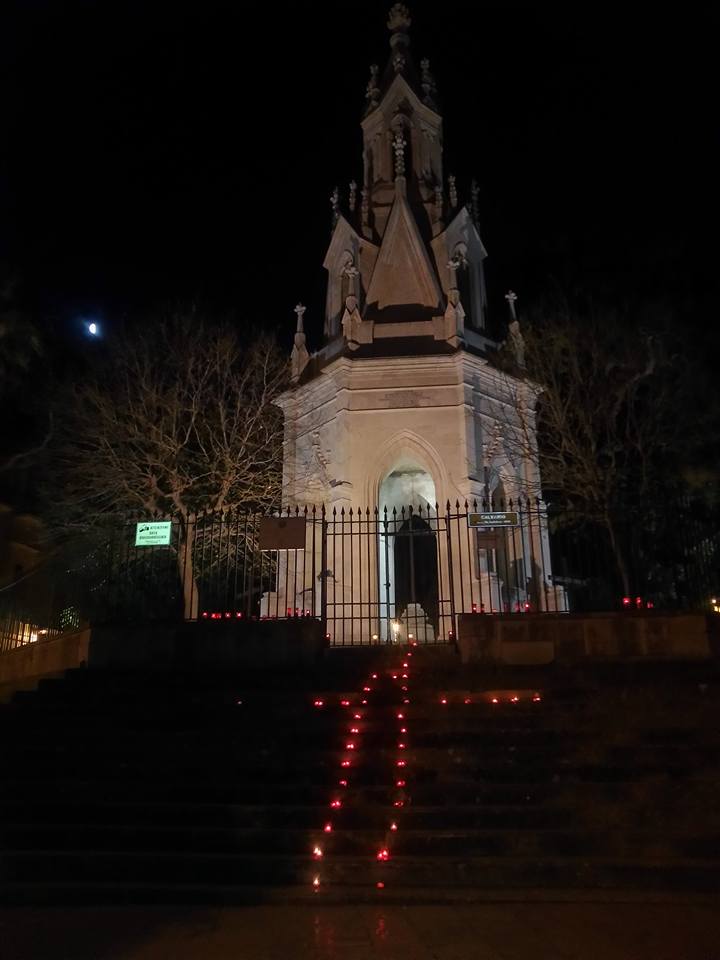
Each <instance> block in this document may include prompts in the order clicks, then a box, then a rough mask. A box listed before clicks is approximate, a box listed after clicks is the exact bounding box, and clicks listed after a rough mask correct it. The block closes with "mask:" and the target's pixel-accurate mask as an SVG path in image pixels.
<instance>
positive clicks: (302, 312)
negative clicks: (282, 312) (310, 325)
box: [294, 303, 307, 333]
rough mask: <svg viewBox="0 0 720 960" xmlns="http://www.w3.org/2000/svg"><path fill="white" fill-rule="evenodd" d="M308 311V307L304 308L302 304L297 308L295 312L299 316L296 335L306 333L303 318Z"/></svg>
mask: <svg viewBox="0 0 720 960" xmlns="http://www.w3.org/2000/svg"><path fill="white" fill-rule="evenodd" d="M306 310H307V307H304V306H303V305H302V304H301V303H298V304H297V306H296V307H295V310H294V312H295V313H296V314H297V329H296V331H295V332H296V333H305V328H304V326H303V317H304V315H305V311H306Z"/></svg>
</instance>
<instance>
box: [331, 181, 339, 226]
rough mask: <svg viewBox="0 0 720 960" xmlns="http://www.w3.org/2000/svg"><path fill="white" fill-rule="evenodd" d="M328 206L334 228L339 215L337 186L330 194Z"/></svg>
mask: <svg viewBox="0 0 720 960" xmlns="http://www.w3.org/2000/svg"><path fill="white" fill-rule="evenodd" d="M330 206H331V207H332V225H333V228H334V227H335V224H336V223H337V222H338V218H339V217H340V191H339V190H338V188H337V187H335V189H334V190H333V192H332V193H331V194H330Z"/></svg>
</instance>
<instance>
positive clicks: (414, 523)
mask: <svg viewBox="0 0 720 960" xmlns="http://www.w3.org/2000/svg"><path fill="white" fill-rule="evenodd" d="M412 604H419V605H420V606H421V607H422V609H423V610H424V611H425V615H426V616H427V618H428V620H429V621H430V623H431V624H432V625H433V627H434V628H435V631H436V632H437V628H438V574H437V543H436V536H435V533H434V531H433V530H432V528H431V527H430V524H429V523H427V521H425V520H423V519H422V517H419V516H412V517H409V518H408V519H407V520H406V521H405V522H404V523H403V525H402V526H401V527H400V528H399V529H398V530H397V532H396V533H395V610H396V612H397V616H398V617H402V616H404V615H405V611H406V610H407V608H408V606H410V605H412ZM407 626H408V630H410V629H411V628H412V627H413V623H412V617H410V618H409V622H408V625H407ZM416 626H417V625H416Z"/></svg>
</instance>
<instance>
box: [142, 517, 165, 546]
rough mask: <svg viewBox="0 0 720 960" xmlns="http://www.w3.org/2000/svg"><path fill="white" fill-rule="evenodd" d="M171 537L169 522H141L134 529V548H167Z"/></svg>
mask: <svg viewBox="0 0 720 960" xmlns="http://www.w3.org/2000/svg"><path fill="white" fill-rule="evenodd" d="M171 535H172V521H171V520H152V521H147V520H141V521H140V522H139V523H138V525H137V527H136V528H135V546H136V547H167V545H168V544H169V543H170V537H171Z"/></svg>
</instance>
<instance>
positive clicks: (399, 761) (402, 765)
mask: <svg viewBox="0 0 720 960" xmlns="http://www.w3.org/2000/svg"><path fill="white" fill-rule="evenodd" d="M397 766H398V767H406V766H407V760H398V761H397Z"/></svg>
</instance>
